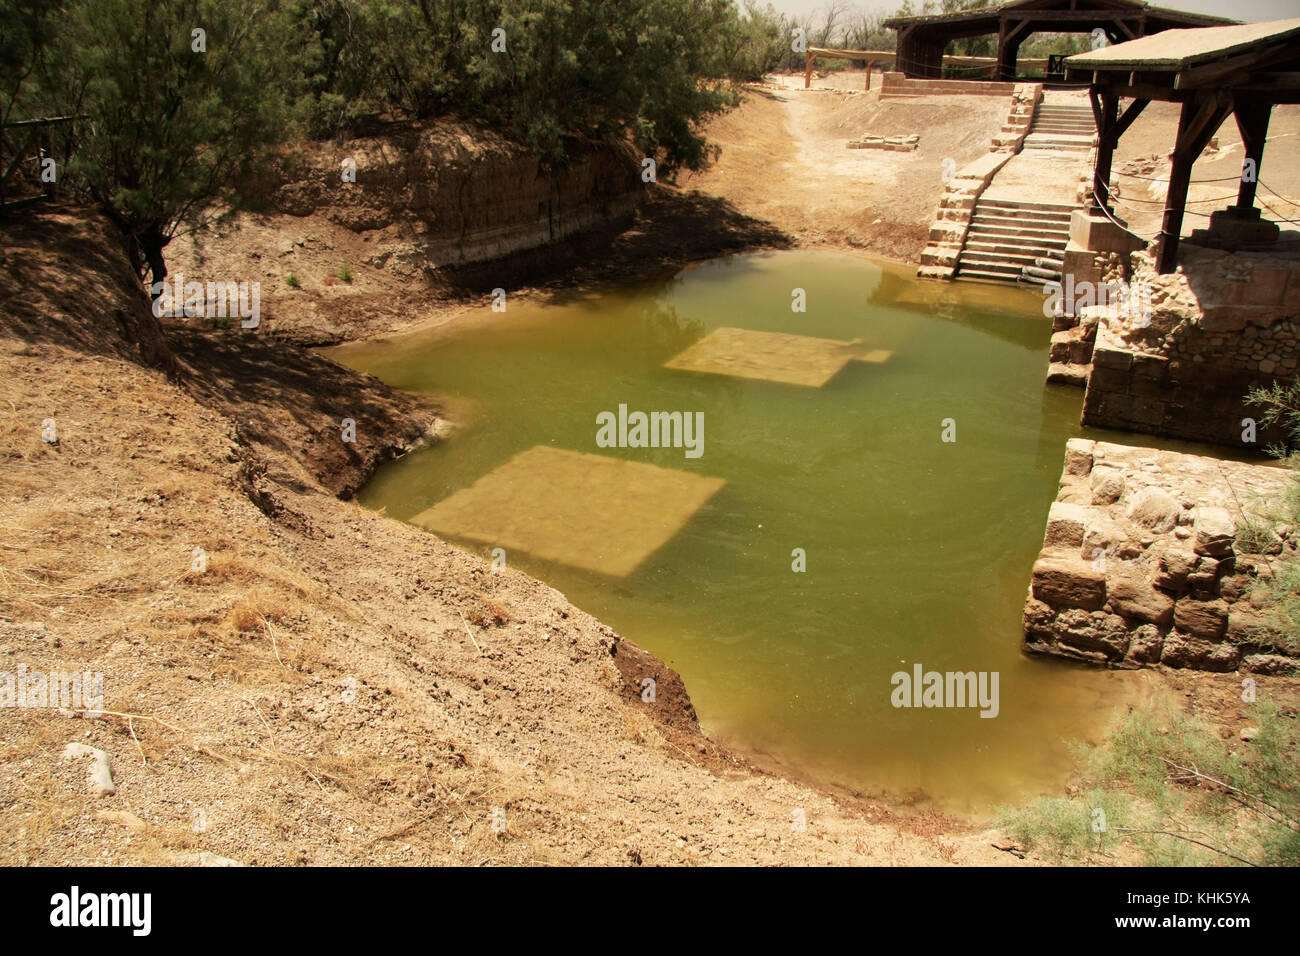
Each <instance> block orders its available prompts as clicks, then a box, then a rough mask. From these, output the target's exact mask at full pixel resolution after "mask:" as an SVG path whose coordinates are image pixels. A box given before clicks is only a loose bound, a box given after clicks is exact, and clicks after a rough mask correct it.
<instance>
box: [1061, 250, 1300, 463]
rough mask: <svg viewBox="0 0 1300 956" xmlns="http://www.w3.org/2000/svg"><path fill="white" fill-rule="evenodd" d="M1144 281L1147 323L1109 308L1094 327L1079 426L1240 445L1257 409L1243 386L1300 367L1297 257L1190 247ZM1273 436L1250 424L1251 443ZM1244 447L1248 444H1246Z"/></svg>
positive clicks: (1285, 379) (1142, 275)
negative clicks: (1169, 269) (1171, 269)
mask: <svg viewBox="0 0 1300 956" xmlns="http://www.w3.org/2000/svg"><path fill="white" fill-rule="evenodd" d="M1134 260H1135V262H1137V268H1136V269H1135V271H1134V274H1133V276H1134V279H1136V280H1138V281H1142V282H1148V283H1150V286H1151V289H1152V299H1151V301H1152V312H1151V316H1150V320H1149V323H1148V324H1142V323H1140V322H1138V321H1136V320H1135V317H1133V316H1125V315H1120V314H1118V313H1116V312H1115V310H1111V311H1110V313H1108V314H1105V315H1104V316H1103V318H1102V320H1101V322H1100V323H1099V328H1098V332H1097V335H1096V343H1095V345H1094V348H1093V354H1092V371H1091V374H1090V375H1089V376H1088V385H1087V392H1086V393H1085V397H1084V408H1083V424H1085V425H1093V426H1096V427H1101V428H1117V429H1125V430H1131V431H1139V432H1147V433H1149V434H1155V435H1167V436H1170V437H1175V438H1186V439H1190V440H1194V441H1207V442H1214V443H1217V444H1224V445H1232V446H1235V447H1238V448H1241V447H1243V432H1245V431H1247V429H1246V426H1244V425H1243V420H1245V419H1258V416H1259V414H1260V409H1258V408H1255V407H1252V406H1249V405H1247V404H1246V402H1245V400H1244V399H1245V395H1246V393H1247V391H1249V390H1250V389H1251V388H1254V387H1268V386H1270V385H1272V384H1273V383H1274V382H1281V383H1283V384H1287V383H1290V382H1293V381H1295V380H1296V378H1297V371H1298V370H1300V261H1296V260H1293V259H1284V258H1282V257H1280V256H1278V255H1273V254H1262V253H1225V252H1218V251H1215V250H1209V249H1201V250H1197V249H1189V250H1188V252H1187V254H1186V255H1184V257H1183V258H1182V260H1180V261H1181V268H1180V269H1179V271H1178V272H1175V273H1173V274H1170V275H1164V276H1158V275H1155V273H1154V270H1153V268H1152V264H1151V260H1150V257H1149V256H1147V255H1146V254H1138V255H1135V256H1134ZM1280 437H1281V436H1280V435H1278V434H1277V433H1268V432H1265V431H1264V430H1263V429H1257V433H1256V446H1255V447H1258V448H1262V447H1264V446H1265V445H1266V444H1267V443H1269V442H1271V441H1274V440H1277V439H1278V438H1280ZM1246 447H1249V446H1246Z"/></svg>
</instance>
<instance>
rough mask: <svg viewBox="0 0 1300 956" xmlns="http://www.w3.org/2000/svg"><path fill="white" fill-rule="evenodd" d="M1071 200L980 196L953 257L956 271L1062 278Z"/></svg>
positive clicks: (1035, 279) (1014, 278)
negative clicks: (1058, 202)
mask: <svg viewBox="0 0 1300 956" xmlns="http://www.w3.org/2000/svg"><path fill="white" fill-rule="evenodd" d="M1074 208H1075V207H1074V206H1066V205H1058V204H1055V203H1037V202H1017V201H1015V200H1010V199H983V198H981V199H979V200H977V201H976V203H975V210H974V213H973V215H972V216H971V220H970V226H969V227H968V228H967V230H966V241H965V243H964V244H963V245H962V249H961V253H960V255H959V256H958V259H957V270H956V275H958V276H960V277H961V278H963V279H988V280H992V281H996V282H1021V281H1024V282H1030V283H1035V284H1039V285H1041V284H1042V283H1044V282H1060V281H1061V263H1062V259H1063V258H1064V255H1065V244H1066V243H1067V242H1068V241H1069V239H1070V213H1071V212H1073V210H1074Z"/></svg>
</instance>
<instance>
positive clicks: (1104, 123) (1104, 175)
mask: <svg viewBox="0 0 1300 956" xmlns="http://www.w3.org/2000/svg"><path fill="white" fill-rule="evenodd" d="M1089 95H1090V98H1091V100H1092V118H1093V120H1094V122H1096V124H1097V133H1098V138H1097V165H1096V167H1095V168H1094V169H1093V171H1092V208H1093V209H1103V208H1104V209H1111V208H1113V203H1111V202H1109V201H1108V200H1109V199H1110V164H1111V157H1113V156H1114V155H1115V141H1116V140H1117V139H1118V138H1119V137H1118V136H1116V135H1115V120H1116V119H1117V117H1118V115H1119V97H1118V96H1116V95H1115V94H1114V93H1113V92H1111V91H1110V90H1097V89H1096V88H1095V87H1094V88H1093V90H1092V91H1091V92H1090V94H1089ZM1099 100H1100V102H1098V101H1099ZM1103 197H1104V198H1103Z"/></svg>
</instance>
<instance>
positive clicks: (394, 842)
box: [0, 210, 1017, 864]
mask: <svg viewBox="0 0 1300 956" xmlns="http://www.w3.org/2000/svg"><path fill="white" fill-rule="evenodd" d="M52 233H53V234H57V235H58V236H61V237H64V238H61V239H58V240H57V241H54V242H51V241H50V239H51V235H52ZM4 242H5V256H6V260H7V261H10V262H19V261H20V262H22V263H24V264H25V265H24V267H23V268H22V269H21V270H10V269H6V270H5V271H4V273H3V274H2V275H0V408H4V409H5V422H4V430H3V445H2V446H0V471H3V474H4V478H5V480H4V491H3V495H2V496H0V661H3V665H2V669H4V670H8V671H10V672H13V671H15V670H16V668H17V666H18V665H19V664H23V665H25V666H26V667H27V668H28V669H29V670H30V671H36V670H40V671H43V672H50V671H54V670H63V671H67V670H78V671H82V670H88V671H92V672H100V673H102V674H103V680H104V695H105V699H104V703H103V705H102V706H103V707H104V709H105V710H108V711H112V712H115V713H116V715H115V716H107V717H105V718H102V719H97V720H87V719H81V718H77V717H74V716H70V715H66V714H60V713H59V712H58V711H57V710H53V709H48V708H28V709H22V710H18V709H14V710H8V709H7V710H5V711H4V712H3V713H2V714H0V753H2V754H3V767H2V769H0V862H3V863H9V864H65V863H102V864H126V863H170V862H204V861H206V862H208V863H214V862H216V863H220V862H221V861H222V859H231V860H236V861H239V862H244V863H257V864H270V863H323V864H345V863H357V862H369V863H386V864H387V863H463V864H482V863H577V862H590V863H614V864H626V863H647V864H655V863H669V864H671V863H700V862H712V863H719V862H729V863H772V864H783V863H814V862H817V863H867V862H876V863H944V862H966V863H1003V862H1017V861H1015V860H1013V859H1012V858H1011V857H1010V856H1008V855H1007V854H1004V853H1000V852H998V851H996V850H994V849H992V848H991V847H990V846H989V842H990V840H991V839H993V838H995V837H996V835H994V834H989V833H981V832H976V831H975V830H972V829H970V828H966V827H962V826H958V825H956V824H954V823H952V822H951V821H945V820H943V819H941V818H937V817H935V816H933V815H921V816H917V817H908V816H899V815H896V814H895V813H894V812H892V811H891V810H889V809H888V808H885V807H881V806H876V805H872V804H869V803H865V802H861V801H854V800H851V799H850V800H844V799H836V798H832V797H830V796H828V795H827V794H825V793H822V792H818V791H817V790H815V789H813V788H810V787H808V786H804V785H801V784H799V783H796V782H792V781H789V780H785V779H781V778H779V777H776V776H773V775H769V774H763V773H758V772H755V771H753V770H751V769H750V768H748V767H747V766H745V764H744V763H743V762H742V761H741V760H740V759H738V758H737V757H735V756H734V755H731V754H729V753H726V752H725V751H722V750H720V749H719V748H717V747H715V746H713V745H712V744H711V743H710V742H709V741H708V740H707V739H706V738H704V737H703V736H702V735H701V734H700V732H699V729H698V726H697V724H696V723H695V720H694V714H693V712H692V710H691V708H690V705H689V701H688V699H687V698H686V696H685V693H684V689H683V688H682V687H681V684H680V681H679V680H678V678H677V677H676V675H675V674H673V673H672V672H671V671H670V670H668V669H667V668H666V667H664V665H663V664H662V663H660V662H658V661H657V660H655V659H653V658H651V657H649V655H646V654H644V653H643V652H641V651H640V650H639V649H637V648H636V647H635V646H633V645H632V644H630V643H629V642H627V641H625V640H622V639H620V637H619V636H618V635H616V634H614V633H613V632H611V631H610V630H609V629H608V628H606V627H604V626H602V625H601V624H600V623H599V622H597V621H595V620H594V619H592V618H591V617H589V616H588V615H586V614H584V613H582V612H581V611H579V610H577V609H575V608H573V607H572V606H571V605H570V604H569V603H568V602H567V601H566V600H565V599H564V597H563V595H561V594H559V593H557V592H555V591H554V590H552V589H550V588H547V587H546V586H545V585H543V584H541V583H540V582H537V581H535V580H532V579H529V578H527V577H525V576H523V575H521V574H518V573H515V572H511V571H507V572H503V573H500V574H494V573H492V572H491V570H490V569H489V568H488V567H487V566H486V565H485V563H484V562H483V561H481V560H480V559H478V558H477V557H475V556H472V555H469V554H466V553H464V552H461V551H458V550H456V549H455V548H452V547H450V546H448V545H447V544H445V543H443V542H442V541H440V540H438V539H437V538H435V537H433V536H431V535H428V534H425V533H423V532H420V531H418V530H416V529H414V528H411V527H408V526H406V525H403V524H400V523H398V522H395V521H391V520H389V519H387V518H385V517H384V516H382V515H378V514H373V513H370V512H367V511H364V510H362V509H360V508H359V507H358V506H356V505H355V504H353V503H349V502H345V501H341V500H339V499H338V498H337V497H335V494H333V493H332V492H336V491H345V490H346V486H347V485H350V484H352V483H353V482H355V481H356V480H359V478H358V476H362V475H364V473H365V472H366V470H367V469H368V468H369V467H370V466H371V465H372V464H373V462H374V461H375V460H376V459H377V458H379V457H381V456H382V455H383V454H386V453H391V450H392V449H398V448H400V447H402V446H404V445H405V444H406V443H408V442H409V441H411V440H413V439H414V438H415V437H417V436H418V434H419V433H424V432H428V431H430V430H433V429H435V428H436V426H437V421H438V419H437V414H436V410H431V409H418V408H413V407H411V406H409V405H405V404H403V403H405V402H407V401H408V400H406V399H403V398H401V397H400V396H396V395H394V394H393V393H391V392H390V391H389V390H387V389H385V388H384V387H383V386H382V385H380V384H379V383H376V382H374V381H373V380H369V381H366V380H355V379H358V378H359V377H356V376H352V378H353V379H354V380H355V381H352V382H349V381H347V378H348V376H350V375H351V373H347V372H345V371H343V370H339V369H338V368H337V367H336V366H335V367H333V369H332V370H331V369H330V368H329V365H330V363H323V364H318V363H321V361H322V360H318V359H311V358H303V357H302V356H301V352H300V351H298V350H292V349H290V350H276V349H275V348H272V349H265V348H263V346H262V345H261V344H259V343H258V341H257V340H256V339H253V338H245V339H240V340H238V341H239V346H238V349H237V350H235V349H234V347H233V345H232V343H233V342H234V341H236V340H235V339H234V338H233V336H235V335H238V334H239V333H238V332H236V331H230V332H226V333H218V334H217V337H216V339H215V341H208V340H207V339H205V338H201V337H199V336H197V335H182V336H178V337H176V339H175V342H174V360H175V362H176V366H177V368H178V369H179V378H178V379H177V380H176V381H172V380H169V379H168V378H167V377H166V376H164V375H163V374H162V373H161V372H159V371H157V370H155V369H151V368H147V367H145V366H144V365H142V364H140V363H139V362H138V361H137V359H138V355H137V354H136V353H137V352H138V349H137V347H136V346H135V345H134V344H133V343H132V342H131V339H132V337H133V334H132V330H133V329H145V328H147V327H148V324H149V323H148V321H147V316H146V315H145V312H144V311H142V310H147V308H148V305H147V302H146V301H145V299H144V298H143V296H142V294H141V293H140V291H139V289H138V287H134V288H133V286H132V282H133V280H132V277H131V274H130V270H129V267H128V266H127V265H126V263H125V260H124V259H123V258H122V257H121V256H120V255H119V254H117V253H116V252H115V251H112V246H111V235H110V233H109V229H108V227H107V226H106V224H105V223H103V222H102V221H100V220H96V219H90V218H87V217H84V216H82V215H80V214H73V213H71V212H69V211H66V210H65V211H62V212H52V213H50V214H48V215H47V216H42V217H31V218H30V219H29V220H27V221H26V222H24V223H18V224H13V226H12V227H11V228H8V229H7V231H6V234H5V240H4ZM88 250H91V251H93V250H98V254H97V255H95V256H89V255H87V254H86V253H87V251H88ZM42 316H46V317H51V318H52V319H57V321H50V322H48V323H46V324H44V325H42V323H41V317H42ZM37 330H40V331H37ZM153 346H154V347H155V353H154V354H153V356H152V357H153V359H154V360H156V361H159V362H165V361H166V360H167V354H166V350H165V348H162V347H160V344H159V343H158V342H156V341H154V342H153ZM214 355H215V359H214ZM271 370H274V372H272V371H271ZM326 375H332V376H334V377H333V378H322V376H326ZM313 382H316V383H319V384H320V387H315V388H313V387H312V385H313ZM272 385H274V388H275V391H270V390H269V389H270V388H271V386H272ZM331 393H333V394H336V395H337V397H338V401H339V403H340V404H333V403H332V402H331V401H330V400H329V399H328V398H327V397H325V396H328V395H330V394H331ZM359 395H364V396H365V398H364V400H362V399H360V398H358V396H359ZM344 414H348V415H350V416H351V417H354V418H355V419H356V421H357V442H356V448H355V449H351V450H348V451H347V452H345V453H344V454H346V455H347V456H348V459H349V462H350V467H351V468H352V469H353V470H352V471H350V472H346V473H345V472H344V471H341V470H340V459H339V458H338V453H337V452H330V451H329V450H328V448H329V445H330V442H331V439H330V437H329V435H328V432H329V431H330V430H331V429H333V428H334V422H335V421H336V420H337V419H339V418H341V417H343V415H344ZM45 419H53V420H54V422H55V423H56V426H57V430H58V443H57V444H49V443H47V442H44V441H42V439H41V429H42V423H43V421H44V420H45ZM412 422H416V423H418V428H414V429H413V426H412V425H411V423H412ZM385 449H388V450H389V451H385ZM354 456H355V458H354ZM340 474H343V475H344V477H343V478H341V479H340V478H338V476H339V475H340ZM331 476H333V477H334V478H335V479H336V480H335V484H334V485H333V486H330V487H327V486H326V484H325V480H326V479H328V478H330V477H331ZM349 476H350V477H349ZM196 548H201V549H203V552H204V553H205V555H206V561H207V564H206V569H204V570H202V571H201V572H200V571H198V570H195V567H194V563H193V562H194V549H196ZM643 676H651V677H654V678H655V679H656V681H657V682H658V688H659V696H658V700H657V702H656V703H655V704H654V705H650V704H646V703H643V702H642V701H641V700H640V696H639V691H640V687H639V682H640V679H641V677H643ZM123 715H138V716H123ZM71 741H78V742H82V743H85V744H89V745H91V746H93V747H98V748H101V749H103V750H104V751H105V752H106V753H108V755H109V756H110V757H111V759H112V763H113V774H114V780H115V783H116V787H117V792H116V794H115V795H112V796H104V797H99V798H96V797H93V796H91V795H90V794H89V793H88V792H87V789H86V782H85V767H84V766H83V764H82V763H81V762H77V763H64V762H62V761H61V760H60V759H59V756H60V753H61V751H62V749H63V747H64V746H65V745H66V744H67V743H69V742H71ZM497 809H501V810H504V812H505V817H504V819H505V825H506V828H505V832H504V833H501V834H498V833H496V832H494V830H493V826H492V814H493V811H494V810H497ZM797 809H802V810H803V811H804V812H805V813H806V816H807V821H808V825H807V831H806V832H803V833H796V832H794V831H793V830H792V826H791V819H792V813H793V812H794V811H795V810H797Z"/></svg>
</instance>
